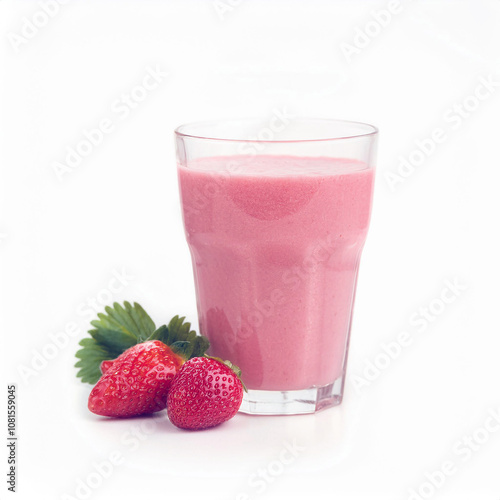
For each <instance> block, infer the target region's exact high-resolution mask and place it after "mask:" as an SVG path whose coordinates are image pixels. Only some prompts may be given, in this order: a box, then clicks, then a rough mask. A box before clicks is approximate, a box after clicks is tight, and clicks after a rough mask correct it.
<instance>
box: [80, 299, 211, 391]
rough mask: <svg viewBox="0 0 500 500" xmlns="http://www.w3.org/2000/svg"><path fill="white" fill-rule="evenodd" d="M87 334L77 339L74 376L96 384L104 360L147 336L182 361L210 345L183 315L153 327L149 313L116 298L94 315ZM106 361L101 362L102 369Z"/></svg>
mask: <svg viewBox="0 0 500 500" xmlns="http://www.w3.org/2000/svg"><path fill="white" fill-rule="evenodd" d="M90 324H91V325H92V327H93V328H92V329H91V330H89V332H88V333H89V335H90V337H86V338H84V339H82V340H81V341H80V346H81V349H80V350H79V351H78V352H77V353H76V357H77V358H78V362H77V363H76V365H75V366H76V367H77V368H79V371H78V373H77V377H80V378H81V380H82V382H88V383H90V384H95V383H96V382H97V381H98V380H99V379H100V378H101V375H102V373H103V371H102V369H101V365H102V363H103V362H104V361H108V360H114V359H116V358H118V356H120V354H122V353H123V352H125V351H126V350H127V349H128V348H130V347H132V346H134V345H137V344H142V343H143V342H146V341H148V340H159V341H161V342H163V343H164V344H165V345H167V346H168V347H170V348H171V349H172V351H173V352H174V353H175V354H177V355H178V356H180V357H181V358H182V359H183V360H184V361H186V360H188V359H191V358H194V357H198V356H203V355H204V354H205V352H206V350H207V349H208V347H209V346H210V342H209V341H208V339H207V338H206V337H203V336H202V335H197V334H196V332H195V331H194V330H191V323H189V322H186V321H185V317H179V316H174V317H173V318H172V319H171V320H170V322H169V323H168V325H162V326H160V327H159V328H156V325H155V323H154V322H153V320H152V319H151V317H150V316H149V315H148V314H147V313H146V311H145V310H144V309H143V308H142V306H141V305H140V304H138V303H136V302H134V303H133V305H132V304H130V302H126V301H125V302H124V303H123V305H121V304H118V303H117V302H115V303H114V304H113V307H110V306H108V307H106V308H105V312H104V313H99V314H98V315H97V319H96V320H94V321H91V323H90ZM106 367H107V364H106V363H105V364H104V365H102V368H104V370H105V369H106Z"/></svg>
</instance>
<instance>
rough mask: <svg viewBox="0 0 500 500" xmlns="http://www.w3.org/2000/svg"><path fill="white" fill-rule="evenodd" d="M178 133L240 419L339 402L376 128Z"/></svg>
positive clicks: (205, 287)
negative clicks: (236, 373) (242, 390)
mask: <svg viewBox="0 0 500 500" xmlns="http://www.w3.org/2000/svg"><path fill="white" fill-rule="evenodd" d="M175 135H176V146H177V162H178V174H179V185H180V193H181V203H182V214H183V219H184V227H185V232H186V238H187V242H188V245H189V249H190V251H191V256H192V262H193V273H194V279H195V285H196V294H197V307H198V316H199V325H200V331H201V333H202V334H203V335H205V336H207V337H208V338H209V340H210V342H211V348H210V353H211V354H212V355H215V356H218V357H221V358H224V359H229V360H230V361H231V362H233V363H235V364H236V365H238V366H239V367H240V368H241V370H242V374H243V376H242V378H243V381H244V382H245V384H246V386H247V388H248V393H246V394H245V397H244V401H243V404H242V407H241V411H243V412H245V413H252V414H266V415H289V414H299V413H313V412H315V411H318V410H320V409H322V408H326V407H329V406H334V405H337V404H340V402H341V401H342V395H343V388H344V380H345V370H346V359H347V351H348V345H349V334H350V327H351V318H352V310H353V304H354V296H355V291H356V279H357V274H358V267H359V260H360V255H361V250H362V248H363V245H364V242H365V238H366V234H367V231H368V225H369V220H370V211H371V202H372V192H373V180H374V160H375V151H376V142H377V135H378V131H377V129H376V128H375V127H373V126H371V125H367V124H363V123H356V122H348V121H339V120H323V119H290V118H289V117H287V116H284V115H282V114H279V113H277V114H275V115H273V116H272V117H271V119H267V120H257V119H248V120H235V121H219V122H204V123H195V124H190V125H183V126H181V127H179V128H178V129H177V130H176V131H175Z"/></svg>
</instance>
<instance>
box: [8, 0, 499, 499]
mask: <svg viewBox="0 0 500 500" xmlns="http://www.w3.org/2000/svg"><path fill="white" fill-rule="evenodd" d="M226 4H227V5H229V6H230V2H229V0H227V1H226ZM234 4H235V6H234V7H229V9H228V11H227V12H225V13H224V15H223V16H222V18H221V16H220V15H218V12H217V10H216V8H215V5H214V3H212V2H211V1H205V2H201V1H199V2H195V1H190V0H184V1H181V0H175V1H159V0H158V1H139V0H136V1H120V2H118V1H116V2H113V1H85V2H84V1H80V2H76V1H75V2H73V1H72V2H69V3H66V4H65V5H60V6H59V9H58V10H59V11H58V12H57V13H55V14H54V15H53V16H52V17H51V18H50V19H48V21H47V16H45V21H47V22H46V23H45V25H44V26H41V27H39V28H37V27H35V28H34V30H33V28H32V29H31V31H30V29H29V28H26V23H27V21H26V19H28V20H32V19H34V16H37V15H38V16H39V17H38V18H36V19H37V22H38V23H39V24H43V20H44V15H43V14H40V12H43V10H41V6H40V4H39V3H35V2H15V1H13V0H3V1H1V2H0V31H1V39H0V50H1V65H0V74H1V92H0V100H1V103H2V108H1V113H0V118H1V125H2V134H1V158H0V165H1V175H2V177H1V181H0V186H1V195H0V196H1V199H0V203H1V210H0V233H1V239H0V259H1V278H0V283H1V333H2V335H1V337H2V352H3V354H4V362H3V363H2V369H3V370H4V374H3V375H4V378H5V384H6V383H7V382H14V383H17V384H18V401H19V408H18V410H19V422H18V425H19V426H18V435H19V447H18V452H19V476H18V493H17V495H18V496H17V498H22V499H32V498H37V499H39V500H42V499H51V500H53V499H60V498H83V497H84V496H85V491H84V489H82V490H81V491H79V492H78V491H75V490H76V488H77V485H78V484H81V483H80V481H87V480H89V479H90V482H91V483H92V489H91V490H90V492H87V493H86V494H87V495H88V498H93V499H94V498H96V499H97V498H98V499H113V498H137V497H139V495H144V496H145V497H150V496H153V495H154V496H155V498H174V497H179V496H180V495H182V497H184V498H204V499H214V500H215V499H217V500H225V499H227V500H232V499H237V498H240V499H244V498H247V497H245V496H244V495H245V494H246V495H248V498H252V499H253V498H256V499H282V498H283V499H285V498H286V499H289V498H304V497H305V498H308V497H312V496H315V497H317V498H325V499H326V498H339V499H342V500H351V499H358V498H369V499H372V498H373V499H384V500H392V499H407V498H409V497H410V490H412V489H413V490H415V491H417V492H418V491H419V488H420V489H421V490H420V492H421V494H422V495H427V498H436V499H453V500H461V499H464V500H465V499H467V500H469V499H471V498H474V499H476V500H483V499H484V500H498V499H500V476H499V474H498V464H499V461H500V432H495V430H496V427H495V428H493V427H490V431H489V432H488V431H484V430H483V429H484V427H483V426H484V424H485V423H486V422H487V418H488V415H489V412H491V411H497V412H498V411H499V410H500V394H499V382H498V381H499V379H500V363H499V362H498V359H499V349H500V336H499V327H498V310H499V306H498V303H499V292H498V283H499V277H500V276H499V271H500V266H499V259H498V255H499V252H500V245H499V242H498V214H499V210H500V196H498V183H499V181H500V170H499V161H498V160H499V155H498V143H499V138H500V135H499V133H500V127H499V121H498V116H499V113H500V101H499V96H498V94H499V93H500V87H498V83H497V84H496V87H495V86H493V88H492V89H491V91H490V93H489V94H487V93H485V92H484V88H483V92H482V93H481V89H479V93H480V96H481V98H482V100H481V101H478V100H477V99H475V98H474V97H473V96H474V92H475V91H476V88H477V87H478V85H479V86H481V85H482V84H481V81H482V80H481V78H483V79H489V80H490V81H493V82H499V81H500V73H499V69H500V67H499V65H498V64H499V61H500V59H499V52H500V30H499V23H500V3H499V2H498V1H472V0H471V1H453V2H452V1H449V2H442V1H429V2H418V1H415V2H403V3H402V4H400V5H399V8H398V9H397V10H398V11H397V13H395V14H393V15H392V16H391V19H390V21H389V22H388V23H386V24H387V25H386V26H384V27H382V28H381V27H380V25H374V24H373V19H374V18H373V13H372V11H380V10H384V9H387V8H388V7H389V5H397V4H398V2H397V1H396V2H395V3H394V2H392V3H391V2H384V1H376V2H375V1H374V2H371V1H366V2H361V1H350V2H349V1H329V2H328V1H312V0H308V1H307V2H306V1H302V2H299V1H279V0H268V1H263V0H262V1H251V0H242V1H241V2H239V3H238V2H234ZM40 16H41V17H40ZM25 18H26V19H25ZM367 23H371V24H370V25H369V26H370V28H369V29H371V30H372V33H375V35H374V36H371V38H370V39H369V40H368V42H365V45H366V46H365V47H363V48H362V49H360V50H357V49H356V50H357V52H359V53H355V54H352V57H350V58H349V57H346V55H345V54H344V52H343V50H342V47H344V48H345V47H346V46H345V45H344V46H343V44H353V43H354V40H355V37H356V34H357V36H358V39H357V42H358V43H359V42H360V41H361V42H362V40H361V35H359V33H360V31H359V30H364V29H365V28H366V26H367ZM23 30H24V33H25V34H26V33H27V32H29V33H30V38H28V36H25V37H24V40H23V39H21V38H20V37H22V36H24V35H23ZM26 30H28V31H26ZM157 66H158V67H159V68H160V69H161V71H164V72H165V73H168V76H165V77H163V79H162V81H161V83H160V84H159V85H158V86H157V88H156V89H154V90H151V91H150V92H148V93H147V96H146V97H145V99H144V100H143V101H142V102H140V103H139V104H138V105H137V106H136V107H135V108H134V109H133V110H131V111H130V114H129V115H128V116H126V117H125V116H124V115H125V113H126V112H125V111H123V109H122V112H121V113H120V112H118V111H117V109H116V101H117V100H120V99H121V96H122V94H124V93H130V92H131V91H132V90H133V89H134V88H135V87H136V86H137V85H138V84H140V83H141V81H142V80H143V78H144V76H145V75H146V72H147V68H148V67H150V68H155V67H157ZM483 81H484V80H483ZM137 92H140V91H137ZM464 100H465V101H466V105H467V106H468V108H469V111H468V112H467V114H468V115H469V116H467V117H465V118H463V119H460V120H458V119H457V118H456V116H457V111H454V108H453V106H455V105H461V103H462V102H463V101H464ZM476 105H477V106H476ZM284 108H285V109H286V110H287V111H288V112H289V113H293V114H296V115H299V116H300V115H302V116H314V117H329V118H344V119H352V120H361V121H366V122H368V123H373V124H375V125H377V126H378V127H379V128H380V147H379V155H378V172H377V175H378V178H377V184H376V192H375V203H374V210H373V218H372V225H371V229H370V234H369V237H368V241H367V244H366V247H365V250H364V255H363V260H362V266H361V273H360V280H359V286H358V297H357V303H356V311H355V320H354V326H353V337H352V343H351V352H350V362H349V377H348V383H347V386H346V397H345V400H344V403H343V404H342V406H340V407H337V408H334V409H330V410H327V411H324V412H322V413H319V414H317V415H310V416H299V417H250V416H245V415H237V416H236V417H235V418H234V419H233V420H232V421H230V422H228V423H226V424H225V425H223V426H221V427H219V428H216V429H213V430H210V431H206V432H199V433H186V432H182V431H179V430H177V429H175V428H174V427H172V426H171V425H170V424H169V423H168V421H167V420H166V419H165V417H164V416H163V418H162V419H160V420H154V421H152V420H151V419H135V420H126V421H103V420H101V419H98V418H96V417H95V416H94V415H92V414H90V413H89V412H88V410H87V409H86V399H87V396H88V393H89V391H90V386H88V385H84V384H82V383H80V382H79V381H78V380H77V379H76V376H75V374H76V370H75V369H74V367H73V364H74V362H75V358H74V353H75V351H76V349H77V343H78V341H79V340H80V338H82V337H83V336H84V335H85V331H86V330H87V328H88V326H89V323H88V322H89V316H88V314H87V313H86V311H87V310H88V305H86V304H87V302H88V301H92V300H99V299H103V298H106V297H107V296H108V297H109V293H108V292H107V291H106V290H107V288H108V286H109V283H110V280H111V279H112V277H113V272H122V270H125V272H126V274H127V275H129V276H131V278H127V280H126V281H127V284H126V285H124V286H123V287H122V290H121V291H119V292H116V293H113V296H112V299H111V300H117V301H122V300H127V299H128V300H136V301H139V302H140V303H141V304H142V305H143V306H144V307H145V308H146V309H147V310H148V311H149V312H150V314H151V315H152V317H153V318H154V319H155V320H156V322H157V324H160V323H163V322H166V321H168V320H169V319H170V318H171V316H173V315H174V314H177V313H180V314H185V315H187V316H188V317H189V319H191V320H192V321H193V322H196V316H195V298H194V289H193V283H192V276H191V268H190V261H189V254H188V250H187V246H186V244H185V241H184V235H183V229H182V225H181V218H180V210H179V199H178V193H177V181H176V173H175V153H174V145H173V138H172V131H173V129H174V128H175V127H176V126H178V125H179V124H181V123H185V122H189V121H193V120H202V119H212V118H214V119H216V118H229V117H240V116H264V117H265V116H272V113H273V110H274V109H284ZM473 108H474V109H473ZM455 109H457V108H455ZM453 117H455V118H453ZM106 118H107V119H109V120H111V121H112V123H113V131H112V132H111V133H109V134H106V136H105V138H104V140H103V141H102V144H100V145H99V146H98V147H95V148H94V150H93V151H92V152H91V153H90V154H89V155H88V156H87V157H86V158H85V159H84V160H83V161H82V162H81V163H80V164H79V165H78V166H76V167H75V168H73V169H72V170H71V171H70V172H66V173H64V174H63V175H62V176H61V175H60V176H59V178H58V176H57V175H56V172H55V170H54V164H55V163H56V162H64V161H65V156H66V154H67V148H68V147H76V145H77V144H78V143H79V142H80V141H81V140H82V139H83V138H84V132H85V130H90V129H92V128H95V127H97V126H98V124H99V122H100V121H101V120H103V119H106ZM436 128H440V129H442V130H443V132H444V134H445V140H444V141H442V143H441V144H438V145H437V146H436V147H435V148H434V150H433V151H432V152H431V153H430V154H429V155H428V157H426V158H425V161H422V162H421V164H420V165H419V166H418V167H417V168H415V169H414V171H413V172H408V171H406V173H405V175H406V177H404V178H403V177H401V179H400V180H402V182H399V183H398V184H397V185H396V186H395V188H394V189H391V187H390V184H389V182H388V177H387V175H388V173H393V174H394V173H397V172H398V167H399V165H400V163H401V157H404V158H408V157H409V156H410V155H412V154H413V158H414V159H415V158H416V159H417V160H418V159H419V158H420V159H422V158H421V155H419V153H418V152H417V153H415V151H416V150H417V146H416V142H415V141H418V140H420V141H422V140H425V139H428V138H429V137H431V136H432V133H433V131H434V129H436ZM431 149H432V148H431ZM446 280H451V281H456V282H457V283H459V284H460V286H461V287H462V288H466V289H462V290H461V291H460V292H458V296H457V297H456V300H454V301H453V302H452V303H450V304H443V303H442V302H440V299H439V297H440V295H441V292H442V290H443V289H444V288H445V287H446ZM429 304H432V307H433V308H434V311H438V312H439V313H436V314H434V315H433V316H432V318H431V319H432V321H430V320H425V321H423V322H422V321H420V322H419V323H418V325H420V327H417V326H416V325H417V323H416V318H417V317H416V316H415V314H416V315H417V316H418V315H419V314H420V313H421V311H420V308H427V307H428V306H429ZM412 318H413V319H412ZM69 323H74V324H76V325H77V327H78V330H79V332H78V333H77V334H76V335H75V336H73V337H71V339H70V340H69V341H67V335H66V336H65V334H64V333H62V332H64V331H65V329H66V328H67V327H68V324H69ZM401 332H407V333H408V334H409V336H410V337H411V338H412V340H413V342H412V344H411V345H409V346H406V347H404V348H402V349H401V352H400V353H399V355H398V356H397V357H396V359H394V360H392V361H391V362H390V363H389V366H386V368H385V369H382V370H381V371H380V372H379V373H378V374H377V373H375V374H373V368H372V373H371V376H370V378H371V380H368V379H367V378H366V376H367V373H366V370H367V367H368V366H371V365H370V364H371V363H373V364H375V363H377V364H378V365H380V363H383V360H384V359H385V360H387V357H385V358H384V356H383V355H382V356H381V355H380V353H383V352H384V351H383V347H382V344H384V343H386V344H387V343H389V342H391V341H394V340H395V339H396V338H397V337H398V335H400V334H401ZM58 333H59V334H61V335H60V338H62V339H64V338H66V342H67V345H62V347H60V348H56V350H55V351H54V349H53V348H51V347H48V346H49V345H50V344H53V341H52V340H51V336H52V337H53V336H54V335H55V334H58ZM44 353H45V354H44ZM47 353H48V355H49V357H51V358H52V359H49V360H48V359H47V356H46V355H47ZM23 367H24V368H23ZM28 368H30V369H32V370H33V372H28V373H29V375H26V374H25V375H24V376H22V374H21V373H20V369H21V371H22V370H23V369H28ZM361 378H363V380H365V385H364V386H363V387H359V384H358V385H356V384H355V381H356V380H357V381H358V383H359V380H361ZM2 391H4V393H5V392H6V389H5V385H2ZM2 404H3V405H5V397H2ZM2 414H3V415H5V411H4V410H2ZM1 422H2V423H1V427H2V429H5V430H2V432H1V433H0V434H2V435H3V434H5V432H6V418H5V417H2V418H1ZM137 431H138V432H139V433H140V434H138V435H137V436H138V437H137V436H136V437H135V438H134V439H135V441H134V439H132V434H131V433H134V432H136V433H137ZM466 436H473V438H472V439H473V441H472V442H471V443H470V444H469V445H465V444H464V443H465V441H463V442H462V443H461V441H462V440H463V439H464V438H466ZM477 441H481V443H483V444H481V445H477ZM294 442H295V445H296V447H297V449H300V451H299V452H298V453H297V456H296V457H295V458H294V460H293V461H291V463H288V464H282V463H280V462H279V457H280V453H281V452H282V450H283V448H284V447H285V446H287V444H288V445H289V446H290V445H292V446H293V443H294ZM466 446H467V447H468V448H469V449H471V447H474V451H472V452H470V454H469V453H467V451H466ZM2 448H3V446H2ZM113 453H115V454H116V453H118V454H120V456H121V457H122V460H121V461H120V464H119V465H116V466H114V469H113V471H112V472H111V473H110V474H106V475H107V476H108V477H106V478H104V479H103V478H102V477H99V476H96V472H95V464H99V463H102V462H103V461H105V460H108V458H109V457H110V454H113ZM4 455H5V456H4ZM0 460H1V461H2V463H5V462H6V448H4V451H3V452H2V453H1V454H0ZM446 461H448V462H452V466H450V467H451V468H452V469H453V473H452V474H451V475H450V476H449V477H448V476H447V477H446V479H445V480H442V481H441V482H442V483H443V485H442V486H441V487H439V488H435V487H432V486H431V487H429V485H427V486H426V485H425V482H426V481H428V480H427V479H426V474H432V473H433V472H434V471H437V470H438V469H440V468H441V467H442V465H443V463H444V462H446ZM1 470H2V471H5V472H6V469H4V468H2V469H1ZM259 470H261V473H262V471H264V472H266V473H267V474H268V476H267V477H269V478H270V481H266V480H265V479H264V480H263V479H262V477H261V478H260V479H259V478H258V476H257V474H259ZM3 473H4V472H2V477H5V476H3ZM438 476H439V474H435V477H436V478H437V477H438ZM256 478H257V479H256ZM441 479H442V478H441ZM96 485H98V486H97V487H94V486H96ZM6 487H7V485H6V484H4V480H2V484H1V485H0V488H1V489H0V491H1V494H0V496H1V497H2V498H7V497H8V494H9V493H8V492H7V491H6ZM82 492H83V493H82ZM65 495H69V496H65ZM238 495H242V496H240V497H238ZM415 498H418V497H415ZM421 498H424V496H422V497H421Z"/></svg>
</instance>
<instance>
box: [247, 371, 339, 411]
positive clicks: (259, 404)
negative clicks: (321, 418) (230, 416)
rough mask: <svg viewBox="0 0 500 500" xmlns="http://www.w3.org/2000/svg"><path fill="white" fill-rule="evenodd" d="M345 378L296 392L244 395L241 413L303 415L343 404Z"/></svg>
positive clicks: (260, 392) (248, 393) (257, 392)
mask: <svg viewBox="0 0 500 500" xmlns="http://www.w3.org/2000/svg"><path fill="white" fill-rule="evenodd" d="M343 390H344V377H340V378H338V379H337V380H336V381H335V382H333V383H332V384H328V385H323V386H313V387H309V388H308V389H300V390H296V391H258V390H253V389H249V390H248V392H246V393H244V395H243V402H242V403H241V407H240V410H239V411H240V412H242V413H248V414H250V415H302V414H305V413H316V412H317V411H320V410H324V409H325V408H330V407H331V406H337V405H339V404H340V403H342V393H343Z"/></svg>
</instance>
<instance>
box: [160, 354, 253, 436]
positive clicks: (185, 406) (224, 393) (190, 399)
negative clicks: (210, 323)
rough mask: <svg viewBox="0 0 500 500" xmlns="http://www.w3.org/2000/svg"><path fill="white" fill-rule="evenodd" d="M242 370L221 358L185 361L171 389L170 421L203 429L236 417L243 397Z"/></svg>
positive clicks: (169, 396)
mask: <svg viewBox="0 0 500 500" xmlns="http://www.w3.org/2000/svg"><path fill="white" fill-rule="evenodd" d="M240 374H241V372H240V370H239V368H238V367H237V366H234V365H232V364H231V363H230V362H229V361H222V360H220V359H218V358H209V357H203V358H202V357H197V358H192V359H190V360H189V361H186V362H185V363H184V364H183V365H182V367H181V369H180V370H179V372H178V373H177V375H176V376H175V378H174V381H173V383H172V387H171V388H170V392H169V393H168V398H167V411H168V417H169V418H170V421H171V422H172V423H173V424H174V425H175V426H177V427H180V428H181V429H191V430H200V429H206V428H208V427H214V426H215V425H219V424H222V423H223V422H225V421H226V420H229V419H230V418H233V417H234V415H235V414H236V412H237V411H238V409H239V408H240V405H241V401H242V399H243V389H244V386H243V384H242V382H241V380H240Z"/></svg>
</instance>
